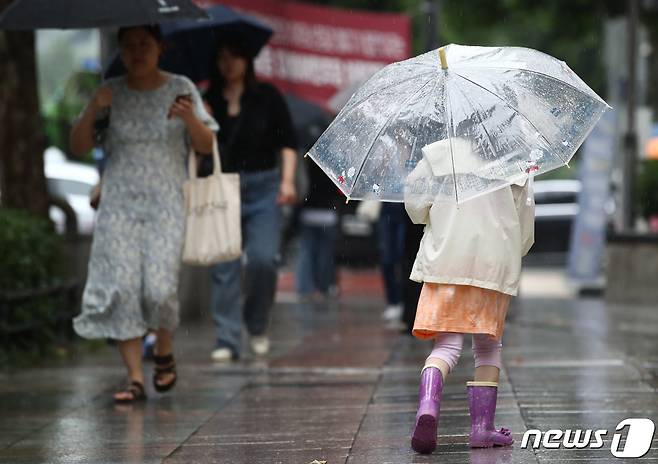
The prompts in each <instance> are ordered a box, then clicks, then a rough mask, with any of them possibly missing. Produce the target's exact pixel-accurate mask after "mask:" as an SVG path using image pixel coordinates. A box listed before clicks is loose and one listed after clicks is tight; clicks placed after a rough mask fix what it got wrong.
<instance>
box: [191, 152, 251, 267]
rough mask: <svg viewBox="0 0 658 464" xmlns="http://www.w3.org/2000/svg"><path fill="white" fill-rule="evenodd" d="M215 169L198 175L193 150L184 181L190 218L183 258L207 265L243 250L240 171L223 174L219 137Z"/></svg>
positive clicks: (223, 260) (226, 258)
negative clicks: (208, 174)
mask: <svg viewBox="0 0 658 464" xmlns="http://www.w3.org/2000/svg"><path fill="white" fill-rule="evenodd" d="M212 156H213V172H212V174H211V175H210V176H208V177H200V178H198V177H197V163H196V155H195V153H194V150H191V151H190V155H189V159H188V169H189V173H188V175H189V179H188V180H187V181H185V186H184V189H185V201H186V204H187V222H186V230H185V245H184V247H183V262H185V263H187V264H196V265H202V266H207V265H210V264H216V263H221V262H225V261H231V260H234V259H236V258H238V257H239V256H240V255H241V253H242V231H241V221H240V175H239V174H224V173H222V166H221V164H220V160H219V149H218V148H217V139H213V150H212Z"/></svg>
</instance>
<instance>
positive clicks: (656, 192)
mask: <svg viewBox="0 0 658 464" xmlns="http://www.w3.org/2000/svg"><path fill="white" fill-rule="evenodd" d="M636 198H637V200H638V206H639V209H640V212H641V213H642V216H644V217H645V218H649V217H650V216H653V215H655V214H658V160H649V161H644V162H643V163H642V164H641V165H640V175H639V176H638V179H637V196H636Z"/></svg>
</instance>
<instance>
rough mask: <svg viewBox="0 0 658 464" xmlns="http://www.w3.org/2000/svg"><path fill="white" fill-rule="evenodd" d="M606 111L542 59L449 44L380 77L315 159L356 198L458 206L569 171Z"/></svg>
mask: <svg viewBox="0 0 658 464" xmlns="http://www.w3.org/2000/svg"><path fill="white" fill-rule="evenodd" d="M441 55H443V56H441ZM607 108H608V105H607V104H606V103H605V101H603V100H602V99H601V98H600V97H599V96H598V95H597V94H596V93H595V92H594V91H593V90H592V89H590V88H589V87H588V86H587V85H586V84H585V83H584V82H583V81H582V80H581V79H579V78H578V76H576V75H575V74H574V72H573V71H571V69H569V67H568V66H567V65H566V64H565V63H564V62H563V61H559V60H557V59H555V58H553V57H551V56H548V55H546V54H544V53H541V52H538V51H536V50H531V49H527V48H517V47H471V46H461V45H453V44H451V45H448V46H446V47H442V48H441V49H439V50H435V51H432V52H428V53H425V54H423V55H420V56H417V57H415V58H411V59H409V60H406V61H402V62H398V63H393V64H391V65H388V66H386V67H385V68H383V69H382V70H380V71H379V72H377V73H376V74H375V75H374V76H373V77H371V78H370V79H369V80H368V81H367V82H366V83H365V84H364V85H363V86H362V87H361V88H360V89H359V90H358V91H357V92H356V93H355V94H354V95H353V96H352V98H351V99H350V100H349V101H348V102H347V104H346V105H345V107H344V108H343V109H342V110H341V112H340V113H339V114H338V116H337V117H336V119H335V120H334V121H333V123H332V124H331V126H329V128H328V129H327V130H326V131H325V133H324V134H323V135H322V136H321V137H320V139H319V140H318V141H317V143H316V144H315V145H314V146H313V148H312V149H311V150H310V151H309V153H308V154H309V155H310V157H311V158H312V159H313V160H314V161H315V162H316V163H317V164H318V165H319V166H320V167H321V168H322V169H323V170H324V171H325V172H326V173H327V175H328V176H329V177H330V178H331V179H332V180H333V181H334V183H336V185H337V186H338V187H339V188H340V189H341V190H342V191H343V192H344V193H345V195H346V196H347V197H348V198H352V199H357V200H360V199H379V200H382V201H397V202H400V201H404V200H405V197H406V198H410V197H416V199H419V200H426V201H442V200H444V201H452V202H455V201H456V202H458V203H459V202H463V201H466V200H468V199H470V198H474V197H476V196H478V195H481V194H484V193H487V192H490V191H493V190H496V189H499V188H502V187H504V186H506V185H510V184H512V183H514V182H519V181H522V180H524V179H525V177H527V174H528V173H529V172H533V173H537V174H541V173H544V172H547V171H550V170H551V169H555V168H557V167H560V166H563V165H565V164H567V163H568V162H569V160H570V159H571V157H572V156H573V154H574V153H575V151H576V150H577V149H578V147H579V146H580V145H581V143H582V142H583V141H584V140H585V138H586V137H587V135H588V134H589V132H590V131H591V129H592V128H593V127H594V125H595V124H596V122H597V121H598V119H599V118H600V117H601V115H602V114H603V112H604V111H605V110H606V109H607ZM441 141H443V142H442V143H437V144H435V145H431V144H434V143H435V142H441ZM430 145H431V146H430ZM426 146H427V149H425V150H423V148H424V147H426ZM428 155H431V159H427V156H428ZM422 159H427V163H424V164H423V166H424V167H423V170H424V172H425V174H422V175H421V173H419V172H418V171H417V172H414V170H415V169H416V167H417V165H418V164H419V162H420V161H421V160H422ZM427 165H429V166H431V169H426V166H427ZM412 173H413V175H412Z"/></svg>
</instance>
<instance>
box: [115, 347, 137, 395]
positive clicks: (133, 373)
mask: <svg viewBox="0 0 658 464" xmlns="http://www.w3.org/2000/svg"><path fill="white" fill-rule="evenodd" d="M118 346H119V353H121V358H122V359H123V364H124V365H125V366H126V369H127V370H128V378H129V379H130V381H131V382H133V381H134V382H139V383H141V384H142V385H143V384H144V373H143V372H142V339H141V338H133V339H130V340H123V341H120V342H119V343H118ZM114 398H115V399H116V400H119V401H121V400H130V399H131V398H132V393H130V392H129V391H121V392H117V393H116V394H115V395H114Z"/></svg>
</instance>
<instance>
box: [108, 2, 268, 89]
mask: <svg viewBox="0 0 658 464" xmlns="http://www.w3.org/2000/svg"><path fill="white" fill-rule="evenodd" d="M206 12H207V13H208V15H209V17H210V20H209V21H203V22H199V21H177V22H175V23H169V24H164V25H163V26H162V33H163V34H164V36H165V40H166V51H165V54H164V56H163V57H162V61H161V63H160V67H161V68H162V69H164V70H166V71H170V72H173V73H176V74H183V75H185V76H187V77H189V78H190V79H192V80H193V81H194V82H200V81H203V80H206V79H207V78H208V77H209V74H210V65H211V62H212V59H213V54H214V53H215V51H216V47H217V43H219V42H220V41H221V40H222V39H226V38H230V39H231V40H237V41H240V42H241V43H242V44H243V45H244V46H245V48H246V49H247V51H248V52H249V53H251V55H252V56H254V57H255V56H256V55H257V54H258V52H259V51H260V49H261V48H263V46H264V45H265V44H266V43H267V41H268V40H269V39H270V37H271V36H272V29H270V28H269V27H268V26H266V25H265V24H263V23H261V22H259V21H258V20H256V19H254V18H252V17H251V16H248V15H245V14H242V13H238V12H237V11H234V10H232V9H230V8H227V7H225V6H215V7H211V8H209V9H207V10H206ZM124 73H125V70H124V69H123V65H122V64H121V60H120V59H119V58H118V57H115V59H114V60H113V61H112V63H111V64H110V66H109V67H108V69H107V71H106V72H105V77H106V78H108V77H114V76H119V75H121V74H124Z"/></svg>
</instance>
